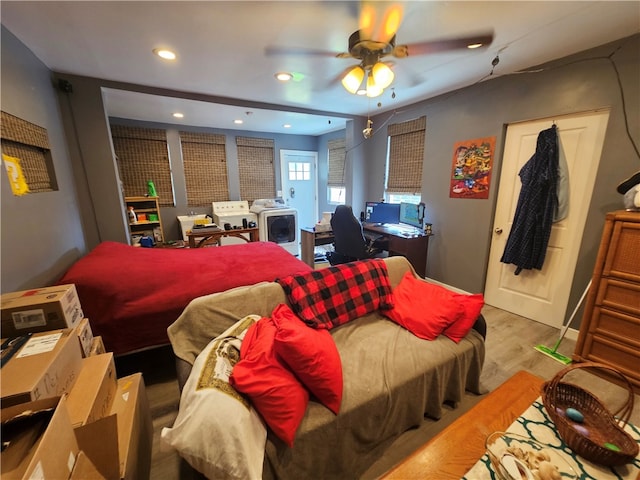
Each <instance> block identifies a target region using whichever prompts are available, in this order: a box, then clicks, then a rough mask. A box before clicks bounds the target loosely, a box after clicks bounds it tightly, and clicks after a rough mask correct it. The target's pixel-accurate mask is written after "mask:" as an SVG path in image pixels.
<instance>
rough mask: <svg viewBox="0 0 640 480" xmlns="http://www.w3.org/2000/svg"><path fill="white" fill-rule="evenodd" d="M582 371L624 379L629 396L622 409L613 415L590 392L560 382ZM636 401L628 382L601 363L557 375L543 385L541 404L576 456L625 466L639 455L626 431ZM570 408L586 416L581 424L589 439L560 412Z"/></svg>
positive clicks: (614, 370) (585, 364)
mask: <svg viewBox="0 0 640 480" xmlns="http://www.w3.org/2000/svg"><path fill="white" fill-rule="evenodd" d="M579 368H586V369H592V370H607V371H608V372H612V373H614V374H615V375H616V376H618V377H620V378H621V379H622V380H623V385H626V387H627V389H628V391H629V396H628V398H627V401H626V402H625V404H624V405H623V406H622V407H621V408H620V410H618V411H617V412H615V413H613V414H611V412H609V410H608V409H607V408H606V407H605V406H604V405H603V404H602V402H601V401H600V400H599V399H598V398H597V397H596V396H595V395H593V394H592V393H591V392H589V391H587V390H585V389H583V388H581V387H579V386H577V385H574V384H572V383H566V382H561V380H562V378H563V377H564V376H565V375H566V374H567V373H569V372H570V371H572V370H575V369H579ZM633 398H634V397H633V388H632V386H631V384H630V382H629V380H628V379H627V378H626V377H625V376H624V375H623V374H622V373H620V372H619V371H617V370H616V369H614V368H612V367H610V366H609V365H605V364H602V363H594V362H584V363H576V364H574V365H571V366H569V367H567V368H565V369H564V370H561V371H560V372H558V373H557V374H556V376H555V377H553V378H552V379H551V380H549V381H548V382H546V383H545V384H544V385H543V386H542V402H543V404H544V407H545V409H546V410H547V413H548V415H549V417H550V418H551V420H553V422H554V423H555V425H556V428H557V430H558V434H559V435H560V437H561V438H562V440H564V442H565V443H566V444H567V445H568V446H569V448H571V450H573V451H574V452H575V453H577V454H578V455H580V456H581V457H583V458H585V459H587V460H589V461H591V462H593V463H596V464H598V465H606V466H615V465H623V464H625V463H629V462H631V461H633V459H634V458H635V457H636V456H637V455H638V442H636V441H635V440H634V439H633V438H631V436H630V435H629V434H628V433H627V432H625V431H624V430H623V427H624V426H625V425H626V424H627V423H628V421H629V417H630V415H631V412H632V410H633ZM570 407H571V408H575V409H576V410H579V411H580V412H581V413H582V414H583V415H584V422H583V423H582V425H583V426H584V427H585V428H587V429H588V431H589V435H588V436H586V435H584V434H582V433H580V432H579V431H578V430H576V429H575V428H574V427H573V425H574V423H573V422H571V421H570V420H568V419H567V418H566V417H565V416H564V415H563V414H561V413H560V412H559V411H562V412H564V411H566V409H567V408H570ZM616 417H617V418H618V420H616ZM605 443H610V444H613V445H615V446H617V447H618V448H619V449H620V451H615V450H611V449H609V448H607V447H605V446H604V444H605Z"/></svg>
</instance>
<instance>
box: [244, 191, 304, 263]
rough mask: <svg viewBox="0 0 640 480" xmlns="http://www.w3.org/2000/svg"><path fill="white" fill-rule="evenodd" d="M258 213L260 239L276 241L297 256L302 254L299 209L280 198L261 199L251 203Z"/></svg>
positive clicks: (252, 208) (254, 210) (253, 209)
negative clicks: (286, 203) (287, 204)
mask: <svg viewBox="0 0 640 480" xmlns="http://www.w3.org/2000/svg"><path fill="white" fill-rule="evenodd" d="M251 211H252V212H254V213H256V214H257V215H258V228H259V236H260V241H262V242H274V243H277V244H278V245H280V246H281V247H282V248H284V249H285V250H287V251H288V252H289V253H291V254H292V255H295V256H296V257H299V256H300V229H299V228H298V211H297V210H296V209H295V208H291V207H287V206H286V205H284V203H283V202H282V201H281V200H279V199H259V200H255V201H254V202H253V204H252V205H251Z"/></svg>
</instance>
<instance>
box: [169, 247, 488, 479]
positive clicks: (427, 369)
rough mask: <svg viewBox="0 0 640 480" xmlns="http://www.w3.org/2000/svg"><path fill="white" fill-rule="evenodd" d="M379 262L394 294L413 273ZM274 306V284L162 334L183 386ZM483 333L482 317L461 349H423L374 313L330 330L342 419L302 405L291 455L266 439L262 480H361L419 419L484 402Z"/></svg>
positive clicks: (238, 293)
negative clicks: (208, 357) (238, 327)
mask: <svg viewBox="0 0 640 480" xmlns="http://www.w3.org/2000/svg"><path fill="white" fill-rule="evenodd" d="M385 262H386V264H387V270H388V272H389V279H390V282H391V286H392V287H396V286H397V285H398V283H399V282H400V280H401V279H402V276H403V275H404V273H405V272H406V271H408V270H411V271H413V269H412V267H411V265H410V264H409V262H408V261H407V260H406V259H405V258H404V257H390V258H387V259H385ZM414 274H415V272H414ZM425 281H426V280H425ZM280 303H287V299H286V296H285V293H284V291H283V289H282V287H281V286H280V285H279V284H277V283H275V282H262V283H258V284H255V285H251V286H246V287H239V288H235V289H232V290H228V291H226V292H221V293H216V294H212V295H208V296H204V297H200V298H197V299H195V300H193V301H192V302H191V303H190V304H189V306H188V307H187V308H186V309H185V310H184V312H183V314H182V315H181V316H180V317H179V318H178V319H177V320H176V322H175V323H173V324H172V325H171V326H170V327H169V329H168V333H169V338H170V340H171V344H172V346H173V350H174V353H175V355H176V357H177V368H178V380H179V384H180V386H181V387H182V386H183V385H184V382H185V381H186V378H187V377H188V375H189V371H190V368H191V365H192V364H193V362H194V361H195V358H196V357H197V355H198V354H199V353H200V351H202V349H203V348H204V347H205V346H206V345H207V344H208V343H209V342H210V341H211V339H213V338H215V337H216V336H218V335H220V334H221V333H222V332H224V331H225V330H226V329H227V328H228V327H229V326H231V325H233V324H234V323H235V322H236V321H238V319H240V318H242V317H244V316H246V315H250V314H257V315H260V316H270V314H271V312H272V311H273V309H274V308H275V307H276V306H277V305H278V304H280ZM485 331H486V326H485V323H484V319H483V318H482V315H480V317H479V318H478V320H477V321H476V324H475V325H474V328H473V329H472V330H471V331H470V332H469V334H468V335H467V336H466V337H465V338H464V339H462V341H461V342H460V343H457V344H456V343H454V342H453V341H451V340H449V339H448V338H446V337H444V336H440V337H438V338H437V339H436V340H434V341H426V340H422V339H420V338H418V337H416V336H414V335H413V334H411V333H410V332H409V331H407V330H405V329H404V328H402V327H400V326H398V325H396V324H395V323H393V322H391V321H389V320H388V319H386V318H385V317H384V316H383V315H381V314H380V313H378V312H375V313H372V314H368V315H366V316H363V317H360V318H358V319H356V320H353V321H351V322H349V323H347V324H344V325H341V326H339V327H337V328H334V329H333V330H331V334H332V336H333V338H334V340H335V343H336V346H337V348H338V351H339V353H340V358H341V360H342V368H343V379H344V392H343V399H342V405H341V409H340V413H339V414H338V415H334V414H333V413H332V412H331V411H329V410H328V409H327V408H325V407H324V406H323V405H321V404H319V403H316V402H313V401H311V402H309V406H308V408H307V411H306V414H305V417H304V419H303V420H302V423H301V425H300V427H299V428H298V431H297V434H296V438H295V443H294V446H293V448H289V447H287V446H286V445H285V444H284V443H283V442H282V441H281V440H279V439H278V438H277V437H276V436H275V435H273V434H272V433H271V432H269V434H268V438H267V445H266V450H265V460H264V471H263V478H282V479H304V478H314V479H341V480H342V479H351V478H358V477H359V476H360V475H362V473H363V472H364V471H366V470H367V468H368V467H369V466H370V465H371V464H372V463H373V462H374V461H375V460H376V459H377V458H379V456H380V455H381V453H382V452H383V451H384V449H385V448H387V447H388V446H389V445H390V443H391V442H392V441H393V440H394V439H396V438H397V437H398V436H399V435H401V434H402V433H403V432H405V431H407V430H408V429H410V428H412V427H415V426H418V425H420V424H421V423H422V422H423V421H424V417H425V416H428V417H431V418H435V419H437V418H440V416H441V415H442V412H443V404H444V403H453V404H455V403H457V402H459V401H460V400H461V398H462V396H463V394H464V392H465V390H469V391H471V392H474V393H481V392H480V385H479V379H480V373H481V370H482V365H483V362H484V354H485V349H484V348H485V347H484V335H485ZM211 448H224V446H223V445H222V446H221V445H211Z"/></svg>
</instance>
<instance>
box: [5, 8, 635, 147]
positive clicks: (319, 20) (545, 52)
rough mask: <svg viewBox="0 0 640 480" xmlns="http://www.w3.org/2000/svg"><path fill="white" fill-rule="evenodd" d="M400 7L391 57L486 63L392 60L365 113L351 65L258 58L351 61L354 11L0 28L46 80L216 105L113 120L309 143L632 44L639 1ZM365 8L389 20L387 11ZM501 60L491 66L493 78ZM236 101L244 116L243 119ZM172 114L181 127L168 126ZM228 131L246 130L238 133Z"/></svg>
mask: <svg viewBox="0 0 640 480" xmlns="http://www.w3.org/2000/svg"><path fill="white" fill-rule="evenodd" d="M402 3H403V7H404V15H403V22H402V24H401V26H400V28H399V30H398V33H397V43H398V44H407V43H408V44H411V43H416V42H422V41H426V40H436V39H445V38H451V37H457V36H466V35H470V34H476V33H479V32H485V31H487V30H489V31H493V32H494V41H493V43H492V44H491V45H490V46H489V47H488V48H486V49H481V50H463V51H459V50H458V51H454V52H448V53H433V54H429V55H419V56H413V57H411V56H410V57H408V58H404V59H393V60H394V62H395V66H394V71H395V73H396V79H395V81H394V83H393V84H392V87H393V89H394V91H395V94H396V98H395V99H392V98H391V93H392V92H391V88H389V89H387V91H385V93H384V94H383V95H382V96H381V97H378V98H376V99H371V100H369V99H367V98H366V97H360V96H356V95H352V94H349V93H347V92H346V91H345V90H344V88H343V87H342V85H341V84H340V82H339V81H337V77H338V75H339V74H340V73H341V72H343V70H344V69H345V68H346V67H349V66H351V65H357V64H358V61H357V60H354V59H340V58H334V57H331V56H323V55H308V56H306V55H292V56H288V55H278V56H268V55H266V54H265V47H267V46H279V47H292V48H293V47H303V48H309V49H317V50H321V51H331V52H336V53H338V52H345V51H347V49H348V44H347V42H348V37H349V35H350V34H351V33H353V32H354V31H355V30H357V28H358V12H359V4H358V2H340V1H326V2H319V1H284V2H271V1H231V2H228V1H227V2H223V1H195V2H187V1H141V2H138V1H126V2H123V1H109V2H100V1H86V2H84V1H70V2H58V1H45V2H35V1H8V0H2V3H1V11H0V14H1V20H2V24H3V25H4V26H5V27H6V28H8V29H9V31H11V32H12V33H13V34H14V35H15V36H16V37H18V38H19V39H20V40H21V41H22V42H23V43H24V44H25V45H26V46H27V47H28V48H29V49H30V50H31V51H33V52H34V54H35V55H36V56H37V57H38V58H39V59H40V60H41V61H42V62H43V63H44V64H45V65H47V67H49V68H50V69H51V70H53V71H57V72H62V73H71V74H76V75H83V76H89V77H97V78H103V79H108V80H113V81H119V82H127V83H133V84H139V85H145V86H152V87H159V88H163V89H170V90H176V91H180V92H187V93H188V94H190V95H191V96H192V98H198V99H200V98H202V97H201V96H202V95H205V96H206V98H205V99H206V100H215V102H210V101H199V100H193V99H192V100H189V101H185V100H182V99H179V98H170V97H159V96H155V95H148V94H140V93H132V92H125V91H122V90H113V89H109V90H105V99H106V105H107V110H108V114H109V115H110V116H116V117H122V118H132V119H138V120H150V121H154V122H162V123H177V124H180V123H184V124H187V125H198V126H207V127H214V128H225V129H234V130H250V131H264V132H276V133H293V134H309V135H319V134H323V133H326V132H328V131H331V130H335V129H339V128H343V126H344V121H345V120H344V119H345V118H348V117H350V116H353V115H357V116H367V115H369V114H371V115H374V114H377V113H381V112H385V111H392V110H396V109H399V108H400V107H402V106H403V105H408V104H411V103H415V102H416V101H419V100H423V99H427V98H430V97H433V96H435V95H439V94H442V93H445V92H449V91H451V90H455V89H458V88H461V87H464V86H468V85H471V84H473V83H476V82H478V81H481V80H482V81H490V80H491V79H493V78H497V77H498V76H501V75H507V74H510V73H513V72H516V71H519V70H522V69H526V68H529V67H532V66H535V65H539V64H541V63H545V62H548V61H551V60H554V59H557V58H560V57H564V56H566V55H570V54H573V53H576V52H579V51H582V50H586V49H589V48H591V47H595V46H597V45H601V44H603V43H607V42H610V41H613V40H617V39H619V38H623V37H627V36H630V35H633V34H635V33H638V32H640V2H639V1H621V2H615V1H582V2H570V1H552V2H542V1H533V2H522V1H498V2H480V1H472V2H463V1H409V2H402ZM374 5H375V6H376V8H377V10H380V11H384V8H385V7H386V6H387V5H388V3H386V4H385V3H382V2H374ZM159 47H167V48H171V49H173V50H175V51H176V52H177V54H178V58H177V60H176V61H175V62H173V63H169V62H166V61H163V60H161V59H159V58H158V57H156V56H154V55H153V54H152V50H153V49H154V48H159ZM496 56H499V60H500V61H499V63H498V65H497V66H496V67H495V70H494V72H493V75H489V73H490V72H491V69H492V60H493V59H494V58H495V57H496ZM388 58H389V57H386V59H388ZM277 71H289V72H294V73H296V75H297V77H299V78H298V79H297V80H296V81H292V82H289V83H287V84H283V83H280V82H278V81H277V80H275V78H274V73H275V72H277ZM209 96H211V97H212V98H209ZM218 97H220V98H218ZM227 99H228V100H227ZM239 99H241V100H243V102H242V103H244V105H240V106H238V101H237V100H239ZM225 103H228V104H227V105H225ZM378 103H379V104H378ZM175 111H180V112H182V113H184V115H185V117H184V119H182V120H176V119H175V118H173V117H172V116H171V115H172V113H173V112H175ZM303 112H308V113H303ZM237 118H242V119H243V120H244V124H243V125H242V126H237V125H235V124H234V123H233V120H234V119H237ZM285 123H289V124H291V125H292V126H291V128H290V129H285V128H283V127H282V125H283V124H285Z"/></svg>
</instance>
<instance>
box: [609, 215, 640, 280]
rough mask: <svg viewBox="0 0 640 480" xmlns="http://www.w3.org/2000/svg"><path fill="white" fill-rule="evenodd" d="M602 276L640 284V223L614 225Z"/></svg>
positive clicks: (618, 223)
mask: <svg viewBox="0 0 640 480" xmlns="http://www.w3.org/2000/svg"><path fill="white" fill-rule="evenodd" d="M639 217H640V215H639ZM602 275H603V276H614V277H618V278H623V279H626V280H630V281H632V282H638V283H640V223H638V222H637V221H636V222H629V221H619V222H615V223H614V226H613V232H612V234H611V241H610V243H609V251H608V252H607V257H606V261H605V264H604V270H603V272H602Z"/></svg>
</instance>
